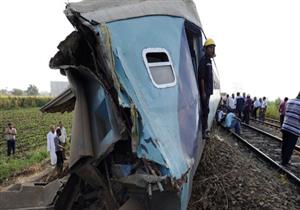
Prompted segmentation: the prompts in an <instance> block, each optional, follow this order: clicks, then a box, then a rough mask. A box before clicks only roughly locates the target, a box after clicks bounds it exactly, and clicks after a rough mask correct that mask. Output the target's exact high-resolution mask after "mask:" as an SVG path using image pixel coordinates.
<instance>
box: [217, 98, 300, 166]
mask: <svg viewBox="0 0 300 210" xmlns="http://www.w3.org/2000/svg"><path fill="white" fill-rule="evenodd" d="M245 95H246V94H245V93H244V94H243V96H240V93H237V97H236V98H235V96H234V94H232V96H231V97H229V95H227V96H226V97H225V98H222V103H221V107H220V108H219V110H218V111H217V121H218V122H220V123H223V125H224V126H225V127H226V128H229V129H231V128H235V132H236V133H240V132H241V131H240V120H243V121H244V122H245V123H249V114H250V113H252V116H253V118H255V119H256V118H257V111H258V110H259V120H261V121H264V119H265V113H266V109H267V100H266V97H263V98H262V99H261V98H259V99H257V98H256V97H254V98H253V100H252V99H251V98H250V95H247V96H246V97H245ZM278 111H279V113H280V125H281V131H282V148H281V165H283V166H286V165H288V164H289V162H290V159H291V156H292V154H293V150H294V148H295V145H296V143H297V140H298V138H299V136H300V92H299V93H298V96H297V97H296V98H295V99H290V100H289V99H288V98H287V97H285V98H284V100H283V101H282V102H281V103H280V105H279V108H278ZM234 113H235V114H236V115H237V117H236V115H235V114H234Z"/></svg>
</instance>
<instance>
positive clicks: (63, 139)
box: [58, 121, 67, 160]
mask: <svg viewBox="0 0 300 210" xmlns="http://www.w3.org/2000/svg"><path fill="white" fill-rule="evenodd" d="M58 128H59V129H60V131H61V136H60V137H59V139H60V142H61V144H62V147H64V146H65V144H66V143H67V131H66V129H65V127H64V125H63V124H62V122H61V121H59V122H58ZM62 157H63V159H64V160H67V158H66V154H65V150H64V149H63V150H62Z"/></svg>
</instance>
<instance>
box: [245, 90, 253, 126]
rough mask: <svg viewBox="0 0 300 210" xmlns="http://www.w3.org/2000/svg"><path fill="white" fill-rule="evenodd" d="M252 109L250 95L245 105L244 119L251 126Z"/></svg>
mask: <svg viewBox="0 0 300 210" xmlns="http://www.w3.org/2000/svg"><path fill="white" fill-rule="evenodd" d="M251 107H252V100H251V97H250V95H249V94H248V95H247V97H246V101H245V105H244V110H243V113H244V118H243V121H244V122H245V123H246V124H248V125H249V120H250V112H251Z"/></svg>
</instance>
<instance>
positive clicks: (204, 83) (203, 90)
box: [198, 39, 216, 139]
mask: <svg viewBox="0 0 300 210" xmlns="http://www.w3.org/2000/svg"><path fill="white" fill-rule="evenodd" d="M215 47H216V44H215V42H214V40H213V39H207V40H206V41H205V43H204V52H205V53H204V56H203V57H202V58H201V59H200V62H199V67H198V76H199V77H198V82H199V92H200V97H201V108H202V136H203V138H205V139H207V138H209V131H208V129H207V128H208V125H207V118H208V114H209V98H210V95H212V94H213V69H212V58H213V57H215Z"/></svg>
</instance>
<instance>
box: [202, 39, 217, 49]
mask: <svg viewBox="0 0 300 210" xmlns="http://www.w3.org/2000/svg"><path fill="white" fill-rule="evenodd" d="M209 45H214V46H216V44H215V42H214V40H213V39H210V38H209V39H207V40H206V41H205V43H204V47H207V46H209Z"/></svg>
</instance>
